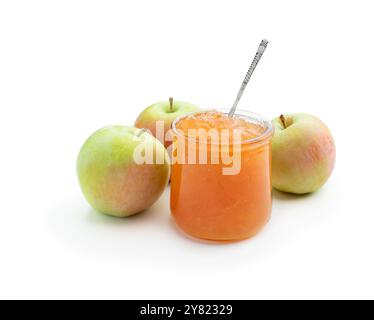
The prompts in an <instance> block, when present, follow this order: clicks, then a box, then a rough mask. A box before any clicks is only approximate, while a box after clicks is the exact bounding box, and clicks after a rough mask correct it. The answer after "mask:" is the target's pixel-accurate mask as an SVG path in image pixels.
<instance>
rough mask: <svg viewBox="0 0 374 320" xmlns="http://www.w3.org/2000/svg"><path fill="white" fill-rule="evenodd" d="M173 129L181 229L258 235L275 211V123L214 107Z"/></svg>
mask: <svg viewBox="0 0 374 320" xmlns="http://www.w3.org/2000/svg"><path fill="white" fill-rule="evenodd" d="M172 130H173V137H174V139H173V159H172V160H173V164H172V176H171V212H172V215H173V217H174V219H175V221H176V223H177V225H178V226H179V228H180V229H182V230H183V231H184V232H185V233H186V234H188V235H190V236H193V237H196V238H200V239H206V240H214V241H235V240H242V239H246V238H249V237H252V236H253V235H255V234H256V233H257V232H258V231H259V230H260V229H261V228H262V227H263V226H264V225H265V224H266V223H267V221H268V220H269V218H270V214H271V206H272V200H271V180H270V172H271V144H270V141H271V138H272V136H273V131H274V130H273V127H272V124H271V122H270V121H268V120H267V119H265V118H263V117H262V116H260V115H257V114H254V113H250V112H247V111H241V110H238V111H237V112H236V114H235V115H234V116H233V117H229V116H228V110H218V111H216V110H208V111H199V112H195V113H192V114H189V115H186V116H183V117H180V118H178V119H176V120H175V121H174V123H173V126H172Z"/></svg>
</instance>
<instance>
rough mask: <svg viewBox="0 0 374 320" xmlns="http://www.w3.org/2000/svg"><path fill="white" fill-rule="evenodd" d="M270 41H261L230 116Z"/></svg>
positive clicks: (230, 114)
mask: <svg viewBox="0 0 374 320" xmlns="http://www.w3.org/2000/svg"><path fill="white" fill-rule="evenodd" d="M268 42H269V41H267V40H262V41H261V43H260V46H259V47H258V49H257V52H256V55H255V57H254V59H253V61H252V63H251V66H250V67H249V69H248V71H247V74H246V75H245V78H244V81H243V82H242V85H241V86H240V89H239V92H238V95H237V96H236V99H235V102H234V104H233V106H232V108H231V110H230V113H229V116H230V117H232V116H233V115H234V113H235V111H236V107H237V105H238V103H239V101H240V99H241V97H242V95H243V92H244V90H245V88H246V86H247V84H248V82H249V79H250V78H251V76H252V74H253V71H255V69H256V67H257V64H258V62H259V61H260V59H261V57H262V54H263V53H264V52H265V49H266V47H267V45H268Z"/></svg>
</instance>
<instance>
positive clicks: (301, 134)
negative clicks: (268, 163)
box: [272, 113, 336, 194]
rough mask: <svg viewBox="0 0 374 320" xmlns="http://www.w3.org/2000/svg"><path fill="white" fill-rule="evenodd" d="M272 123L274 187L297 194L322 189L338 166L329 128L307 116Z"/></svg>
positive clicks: (302, 115)
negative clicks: (336, 165)
mask: <svg viewBox="0 0 374 320" xmlns="http://www.w3.org/2000/svg"><path fill="white" fill-rule="evenodd" d="M272 123H273V125H274V128H275V133H274V137H273V139H272V184H273V187H274V188H275V189H277V190H280V191H284V192H290V193H296V194H305V193H310V192H314V191H316V190H318V189H319V188H320V187H321V186H322V185H323V184H324V183H325V182H326V181H327V180H328V178H329V177H330V175H331V173H332V171H333V169H334V165H335V155H336V151H335V143H334V139H333V137H332V135H331V133H330V131H329V129H328V128H327V126H326V125H325V124H324V123H323V122H322V121H321V120H320V119H318V118H317V117H314V116H312V115H309V114H304V113H295V114H287V115H281V116H280V117H278V118H275V119H274V120H273V121H272Z"/></svg>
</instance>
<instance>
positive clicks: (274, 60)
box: [0, 0, 374, 299]
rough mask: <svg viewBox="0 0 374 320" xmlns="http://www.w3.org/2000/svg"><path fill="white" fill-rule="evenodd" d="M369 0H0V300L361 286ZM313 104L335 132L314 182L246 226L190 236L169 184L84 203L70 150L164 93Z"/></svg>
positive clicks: (366, 211)
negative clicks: (111, 208)
mask: <svg viewBox="0 0 374 320" xmlns="http://www.w3.org/2000/svg"><path fill="white" fill-rule="evenodd" d="M372 12H373V7H372V1H358V0H356V1H342V0H339V1H319V0H315V1H310V2H306V1H297V0H295V1H275V0H274V1H265V0H263V1H256V2H253V1H247V0H243V1H234V0H231V1H217V0H215V1H195V0H190V1H175V0H174V1H165V0H159V1H141V0H140V1H76V0H74V1H67V0H66V1H2V2H1V3H0V108H1V116H0V120H1V125H0V133H1V137H2V138H1V142H2V152H1V157H0V188H1V189H0V194H1V211H0V298H156V299H163V298H186V299H188V298H211V299H214V298H248V299H249V298H374V289H373V288H374V275H373V270H374V256H373V244H374V231H373V230H374V210H373V189H372V186H373V179H374V174H373V163H374V157H373V138H374V137H373V130H372V125H373V116H374V111H373V110H374V106H373V100H374V99H373V83H374V82H373V74H374V63H373V61H374V60H373V57H374V44H373V42H372V30H373V29H374V20H373V17H372ZM262 38H267V39H269V41H270V43H269V46H268V50H267V51H266V53H265V54H264V56H263V59H262V61H261V63H260V64H259V66H258V68H257V70H256V71H255V73H254V75H253V78H252V79H251V82H250V84H249V86H248V88H247V91H246V93H245V94H244V96H243V99H242V101H241V108H243V106H244V108H245V106H247V109H250V110H251V111H254V112H258V113H262V114H264V115H266V116H268V117H270V118H272V117H275V116H278V115H279V114H280V113H281V112H294V111H296V112H309V113H312V114H315V115H317V116H319V117H320V118H321V119H322V120H324V121H325V122H326V123H327V124H328V126H329V127H330V129H331V131H332V132H333V134H334V137H335V140H336V144H337V164H336V169H335V172H334V173H333V176H332V177H331V180H330V181H329V182H328V183H327V184H326V185H325V187H324V188H323V189H321V190H320V192H318V193H316V194H313V195H310V196H305V197H292V196H288V195H283V194H279V193H275V195H274V210H273V217H272V220H271V222H270V223H269V224H268V226H267V227H266V229H265V230H264V231H263V232H262V233H261V234H260V235H258V236H257V237H255V238H254V239H252V240H249V241H244V242H240V243H236V244H230V245H212V244H205V243H200V242H197V241H193V240H191V239H187V238H185V237H184V236H183V235H181V234H180V233H179V232H178V231H177V230H175V228H174V226H173V223H172V221H171V219H170V218H169V209H168V193H165V195H164V197H163V198H162V199H161V200H160V201H159V202H158V203H157V204H156V205H155V206H154V207H153V208H152V209H150V210H149V212H147V213H145V214H142V215H139V216H137V217H134V218H131V219H128V220H119V219H114V218H109V217H105V216H102V215H100V214H97V213H95V212H93V211H92V210H91V209H90V208H89V206H88V205H87V203H86V202H85V200H84V198H83V196H82V195H81V193H80V190H79V187H78V183H77V179H76V175H75V160H76V156H77V153H78V151H79V148H80V147H81V144H82V143H83V142H84V140H85V139H86V138H87V137H88V136H89V135H90V134H91V133H92V132H93V131H95V130H96V129H98V128H100V127H102V126H104V125H109V124H126V125H131V124H132V123H133V121H134V120H135V118H136V116H137V114H138V113H139V112H140V111H141V110H142V109H143V108H145V107H146V106H148V105H149V104H151V103H153V102H155V101H158V100H166V99H167V98H168V97H169V96H171V95H172V96H174V97H175V98H176V99H183V100H187V101H190V102H192V103H195V104H198V105H199V106H201V107H229V106H230V105H231V103H232V101H233V99H234V98H235V95H236V92H237V90H238V87H239V85H240V83H241V81H242V79H243V77H244V75H245V72H246V70H247V68H248V66H249V63H250V60H251V59H252V57H253V54H254V53H255V51H256V49H257V46H258V44H259V42H260V40H261V39H262Z"/></svg>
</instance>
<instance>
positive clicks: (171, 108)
mask: <svg viewBox="0 0 374 320" xmlns="http://www.w3.org/2000/svg"><path fill="white" fill-rule="evenodd" d="M173 102H174V98H173V97H170V98H169V104H170V112H173Z"/></svg>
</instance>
